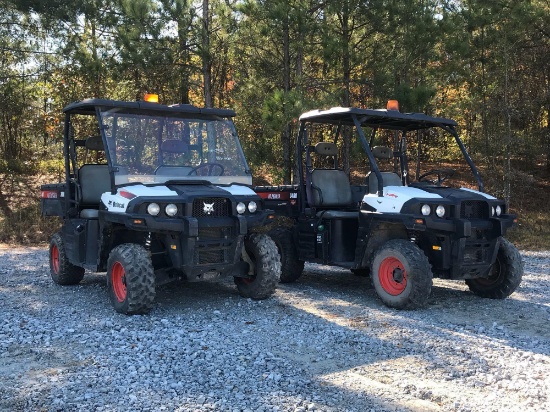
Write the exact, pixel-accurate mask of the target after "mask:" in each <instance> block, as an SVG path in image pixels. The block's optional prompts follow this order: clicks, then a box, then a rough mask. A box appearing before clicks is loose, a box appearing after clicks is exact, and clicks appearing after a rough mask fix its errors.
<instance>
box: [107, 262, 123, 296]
mask: <svg viewBox="0 0 550 412" xmlns="http://www.w3.org/2000/svg"><path fill="white" fill-rule="evenodd" d="M111 282H112V284H113V292H115V296H116V298H117V300H118V301H119V302H124V301H125V300H126V272H125V271H124V267H123V266H122V265H121V264H120V262H115V264H114V265H113V267H112V268H111Z"/></svg>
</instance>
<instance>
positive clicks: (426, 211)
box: [420, 205, 432, 216]
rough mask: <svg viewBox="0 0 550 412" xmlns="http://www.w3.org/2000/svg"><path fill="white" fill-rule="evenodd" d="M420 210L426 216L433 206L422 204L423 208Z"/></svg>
mask: <svg viewBox="0 0 550 412" xmlns="http://www.w3.org/2000/svg"><path fill="white" fill-rule="evenodd" d="M420 211H421V212H422V214H423V215H424V216H428V215H429V214H430V212H431V211H432V208H431V207H430V205H422V208H421V209H420Z"/></svg>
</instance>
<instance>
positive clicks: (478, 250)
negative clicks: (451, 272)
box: [464, 243, 491, 265]
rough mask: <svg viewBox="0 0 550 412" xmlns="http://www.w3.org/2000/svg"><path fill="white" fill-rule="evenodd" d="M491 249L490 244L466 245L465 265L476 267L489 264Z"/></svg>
mask: <svg viewBox="0 0 550 412" xmlns="http://www.w3.org/2000/svg"><path fill="white" fill-rule="evenodd" d="M490 250H491V247H490V244H488V243H481V244H475V245H468V244H467V245H466V248H465V249H464V263H465V264H470V265H475V264H479V263H487V262H488V261H489V258H490V254H489V252H490Z"/></svg>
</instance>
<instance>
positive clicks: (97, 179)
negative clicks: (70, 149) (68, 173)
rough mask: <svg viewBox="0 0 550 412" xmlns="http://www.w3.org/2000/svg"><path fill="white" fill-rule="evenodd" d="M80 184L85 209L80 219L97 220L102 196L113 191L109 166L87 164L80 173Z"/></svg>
mask: <svg viewBox="0 0 550 412" xmlns="http://www.w3.org/2000/svg"><path fill="white" fill-rule="evenodd" d="M78 181H79V182H80V204H81V205H83V207H84V209H82V210H81V211H80V217H82V218H85V219H97V216H98V208H99V203H100V202H101V195H102V194H103V193H105V192H110V191H111V176H110V175H109V167H108V166H107V165H92V164H87V165H84V166H82V167H81V168H80V170H79V171H78Z"/></svg>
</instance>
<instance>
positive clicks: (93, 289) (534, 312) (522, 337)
mask: <svg viewBox="0 0 550 412" xmlns="http://www.w3.org/2000/svg"><path fill="white" fill-rule="evenodd" d="M522 255H523V258H524V260H525V269H526V273H525V277H524V281H523V283H522V286H521V287H520V289H519V290H518V291H517V292H516V293H515V294H514V295H512V297H511V298H509V299H506V300H503V301H492V300H487V299H481V298H478V297H476V296H473V295H472V294H471V293H469V292H468V291H467V288H466V287H465V285H464V283H463V282H447V281H439V280H436V281H435V282H434V283H435V285H434V289H433V294H432V297H431V299H430V305H429V307H428V308H426V309H424V310H417V311H413V312H404V311H396V310H392V309H388V308H386V307H385V306H383V305H382V304H381V303H380V301H379V300H378V299H377V297H376V294H375V292H374V290H373V289H372V287H371V286H370V283H369V280H368V279H367V278H361V277H357V276H354V275H352V274H351V273H350V272H349V271H346V270H343V269H338V268H329V267H325V266H317V265H306V273H305V274H304V277H303V278H301V279H300V280H299V281H298V282H297V283H294V284H288V285H280V288H279V290H278V291H277V293H276V294H275V296H274V297H273V298H271V299H268V300H265V301H260V302H256V301H251V300H247V299H242V298H240V297H239V296H238V294H237V292H236V289H235V287H234V286H233V284H232V282H231V281H229V280H228V281H223V282H218V283H195V284H185V283H180V284H170V285H166V286H164V287H162V288H160V290H159V292H158V294H157V299H156V304H155V308H154V310H153V311H152V313H151V314H150V315H147V316H133V317H127V316H124V315H119V314H117V313H115V312H114V311H113V309H112V308H111V307H110V304H109V302H108V299H107V296H106V291H105V285H104V280H105V278H104V275H98V274H91V273H89V274H87V275H86V276H85V278H84V281H83V282H82V284H81V285H79V286H74V287H62V286H58V285H55V284H54V283H53V282H52V281H51V279H50V277H49V271H48V263H47V251H46V249H44V248H33V249H24V248H9V249H8V248H6V247H4V248H0V311H1V316H0V410H6V411H162V410H166V411H214V410H215V411H369V410H372V411H408V410H410V411H503V410H506V411H547V410H550V375H549V372H550V327H549V324H550V252H544V253H534V252H523V253H522Z"/></svg>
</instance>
